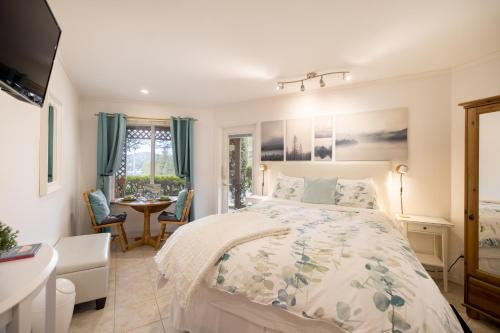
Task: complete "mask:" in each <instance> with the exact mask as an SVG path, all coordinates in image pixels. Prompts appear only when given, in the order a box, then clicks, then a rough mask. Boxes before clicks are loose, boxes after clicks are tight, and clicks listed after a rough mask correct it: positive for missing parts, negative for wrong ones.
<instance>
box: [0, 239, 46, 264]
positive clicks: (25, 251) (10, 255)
mask: <svg viewBox="0 0 500 333" xmlns="http://www.w3.org/2000/svg"><path fill="white" fill-rule="evenodd" d="M40 247H42V244H41V243H37V244H29V245H19V246H16V247H13V248H11V249H10V250H6V251H3V252H0V262H4V261H11V260H19V259H26V258H33V257H34V256H35V254H36V253H37V252H38V250H39V249H40Z"/></svg>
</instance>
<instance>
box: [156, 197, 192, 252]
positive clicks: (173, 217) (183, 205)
mask: <svg viewBox="0 0 500 333" xmlns="http://www.w3.org/2000/svg"><path fill="white" fill-rule="evenodd" d="M193 195H194V190H189V191H187V190H182V191H181V192H179V196H178V198H177V200H178V201H177V205H176V207H175V213H171V212H167V211H163V212H161V214H160V215H159V216H158V223H159V224H160V234H159V235H158V237H157V238H156V244H155V248H156V249H157V250H158V249H159V248H160V244H161V241H162V240H163V239H164V237H165V231H166V228H167V224H173V225H182V224H185V223H187V222H188V218H189V211H190V209H191V204H192V203H193Z"/></svg>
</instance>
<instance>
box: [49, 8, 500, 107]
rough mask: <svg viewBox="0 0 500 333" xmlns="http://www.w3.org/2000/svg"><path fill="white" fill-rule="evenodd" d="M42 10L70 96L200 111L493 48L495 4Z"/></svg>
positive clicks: (419, 68)
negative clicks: (314, 77) (55, 28)
mask: <svg viewBox="0 0 500 333" xmlns="http://www.w3.org/2000/svg"><path fill="white" fill-rule="evenodd" d="M49 3H50V5H51V7H52V9H53V11H54V13H55V15H56V17H57V19H58V21H59V23H60V25H61V27H62V29H63V35H62V36H63V37H62V42H61V45H60V53H59V56H60V58H61V59H62V62H63V64H64V66H65V68H66V70H67V72H68V75H69V76H70V77H71V79H72V81H73V82H74V83H75V85H76V86H77V88H78V89H79V91H80V93H81V94H82V95H84V96H94V97H102V98H113V99H133V100H147V101H154V102H167V103H172V104H179V105H190V106H211V105H218V104H225V103H231V102H238V101H243V100H249V99H255V98H260V97H266V96H274V95H278V94H283V93H287V92H288V93H289V92H296V91H299V86H300V84H298V85H296V86H287V87H286V88H285V91H276V89H275V87H276V82H277V81H278V80H281V79H285V80H287V79H295V78H300V77H302V76H304V75H305V73H307V72H309V71H333V70H349V71H351V72H352V74H353V80H352V81H351V82H352V83H356V82H362V81H368V80H374V79H381V78H386V77H394V76H400V75H406V74H413V73H421V72H427V71H432V70H438V69H444V68H450V67H453V66H457V65H460V64H463V63H467V62H469V61H473V60H476V59H478V58H480V57H483V56H485V55H488V54H491V53H493V52H497V51H500V1H498V0H440V1H435V0H413V1H410V0H407V1H401V0H365V1H361V0H352V1H345V0H314V1H298V0H253V1H244V0H212V1H208V0H206V1H204V0H199V1H192V0H191V1H190V0H175V1H174V0H141V1H136V0H49ZM326 83H327V86H334V85H340V84H351V83H345V82H342V80H341V78H339V77H337V78H334V77H328V79H326ZM317 86H318V82H310V83H306V88H307V89H318V88H317ZM141 89H148V90H149V94H148V95H143V94H141V92H140V90H141Z"/></svg>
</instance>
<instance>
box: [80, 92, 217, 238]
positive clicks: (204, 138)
mask: <svg viewBox="0 0 500 333" xmlns="http://www.w3.org/2000/svg"><path fill="white" fill-rule="evenodd" d="M98 112H108V113H115V112H122V113H125V114H127V115H129V116H136V117H149V118H169V117H171V116H183V117H188V116H189V117H194V118H196V119H198V121H196V122H195V126H194V163H195V167H194V182H195V183H194V188H195V196H194V212H195V216H196V218H200V217H203V216H206V215H209V214H213V213H215V195H214V193H215V177H214V174H215V173H214V162H213V144H212V143H213V129H214V117H213V111H212V110H211V109H194V108H183V107H176V106H171V105H165V104H151V103H144V102H137V101H135V102H134V101H112V100H103V99H92V98H88V99H84V100H83V101H82V105H81V112H80V142H81V143H80V144H81V159H82V161H85V165H84V167H83V168H82V169H81V172H80V175H79V191H78V192H79V193H78V195H79V201H78V203H79V204H78V207H79V213H80V219H79V222H78V233H89V232H91V228H90V218H89V216H88V213H87V209H86V207H85V205H84V203H83V200H80V197H81V193H83V192H84V191H86V190H88V189H90V188H95V186H96V155H97V152H96V149H97V148H96V147H97V117H96V116H94V114H95V113H98ZM113 211H117V212H118V211H126V212H127V213H128V219H127V223H126V224H125V229H126V231H127V232H128V233H129V234H130V235H137V234H139V233H140V232H142V230H143V215H142V214H140V213H137V212H135V211H133V210H131V209H124V208H123V207H113ZM156 217H157V214H154V215H152V216H151V228H152V230H153V232H156V231H157V230H158V223H156Z"/></svg>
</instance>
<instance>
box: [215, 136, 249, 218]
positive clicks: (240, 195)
mask: <svg viewBox="0 0 500 333" xmlns="http://www.w3.org/2000/svg"><path fill="white" fill-rule="evenodd" d="M253 152H254V135H253V130H252V129H250V128H249V129H246V130H245V129H243V128H242V129H239V130H238V129H231V130H227V131H225V135H224V160H225V163H224V166H223V171H222V187H223V188H222V207H221V208H222V212H223V213H226V212H228V211H233V210H237V209H240V208H244V207H246V206H247V204H248V201H247V198H248V197H249V196H251V195H252V194H253V179H254V177H253V173H254V157H253Z"/></svg>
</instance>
